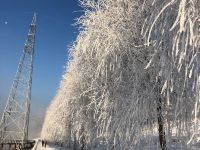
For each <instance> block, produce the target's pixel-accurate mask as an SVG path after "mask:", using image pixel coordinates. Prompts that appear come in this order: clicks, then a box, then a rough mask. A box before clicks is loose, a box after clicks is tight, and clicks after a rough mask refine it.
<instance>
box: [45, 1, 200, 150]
mask: <svg viewBox="0 0 200 150" xmlns="http://www.w3.org/2000/svg"><path fill="white" fill-rule="evenodd" d="M80 3H81V5H82V6H83V8H84V12H85V13H84V15H83V16H81V17H80V18H78V19H77V25H78V26H79V27H80V33H79V35H78V37H77V39H76V41H75V42H74V44H73V46H72V47H71V49H70V51H71V58H70V60H69V63H68V69H67V71H66V73H65V75H64V76H63V79H62V81H61V85H60V88H59V89H58V92H57V95H56V96H55V98H54V100H53V102H52V103H51V105H50V106H49V109H48V111H47V114H46V119H45V122H44V125H43V130H42V138H44V139H47V140H49V141H50V142H59V143H64V146H65V147H69V148H71V149H73V148H80V149H101V148H103V149H151V148H154V149H160V144H161V146H162V143H163V144H164V142H160V141H161V140H160V141H159V138H158V137H162V138H163V139H164V140H166V142H167V144H166V146H167V148H169V149H170V146H171V145H172V141H175V142H174V143H173V145H172V146H176V147H177V148H178V146H180V145H181V146H185V147H187V148H190V147H192V146H193V144H194V143H195V142H197V140H198V137H197V134H198V129H199V121H198V120H199V75H198V74H199V70H198V69H199V67H198V65H199V64H198V57H199V56H198V50H199V45H200V44H199V43H200V40H199V37H200V36H199V34H200V33H199V32H200V31H199V11H200V10H199V8H200V7H199V5H200V4H199V2H198V0H170V1H169V0H164V1H163V0H146V1H144V0H97V1H93V0H83V1H80ZM158 78H159V80H160V82H159V86H160V88H158V83H157V81H158ZM157 89H160V90H157ZM158 108H159V109H158ZM159 120H161V121H159ZM158 127H159V131H158ZM161 127H162V128H161ZM160 129H161V130H160ZM162 133H165V135H164V136H161V135H162ZM160 139H161V138H160ZM164 148H165V146H164V147H163V149H164Z"/></svg>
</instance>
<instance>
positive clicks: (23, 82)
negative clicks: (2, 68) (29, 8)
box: [0, 14, 36, 145]
mask: <svg viewBox="0 0 200 150" xmlns="http://www.w3.org/2000/svg"><path fill="white" fill-rule="evenodd" d="M35 33H36V14H34V16H33V19H32V22H31V24H30V27H29V32H28V36H27V39H26V42H25V46H24V49H23V53H22V56H21V59H20V62H19V65H18V69H17V73H16V76H15V79H14V81H13V84H12V88H11V90H10V93H9V96H8V100H7V104H6V107H5V109H4V112H3V116H2V119H1V122H0V143H1V144H2V145H3V143H12V142H15V143H21V144H23V143H24V141H27V140H28V127H29V114H30V100H31V87H32V73H33V58H34V48H35Z"/></svg>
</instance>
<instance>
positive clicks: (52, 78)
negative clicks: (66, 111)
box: [0, 0, 81, 110]
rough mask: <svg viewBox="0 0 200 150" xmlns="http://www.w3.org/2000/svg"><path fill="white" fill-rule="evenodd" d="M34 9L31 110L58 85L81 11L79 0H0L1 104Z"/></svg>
mask: <svg viewBox="0 0 200 150" xmlns="http://www.w3.org/2000/svg"><path fill="white" fill-rule="evenodd" d="M33 12H37V13H38V16H37V33H36V48H35V60H34V73H33V88H32V110H35V109H39V108H41V109H43V108H46V107H47V106H48V105H49V103H50V101H51V100H52V98H53V97H54V96H55V93H56V90H57V89H58V87H59V82H60V80H61V77H62V74H63V72H64V71H65V69H64V67H65V65H66V62H67V60H68V46H69V45H70V44H71V43H72V42H73V41H74V40H75V39H76V36H77V34H78V29H77V27H74V26H72V24H73V23H75V20H74V19H75V18H77V17H78V16H80V15H81V7H79V2H78V0H0V106H1V107H4V106H3V105H4V104H5V101H6V99H7V96H8V94H9V90H10V88H11V85H12V81H13V79H14V75H15V73H16V69H17V65H18V62H19V58H20V56H21V53H22V49H23V46H24V42H25V39H26V35H27V32H28V27H29V24H30V22H31V20H32V16H33Z"/></svg>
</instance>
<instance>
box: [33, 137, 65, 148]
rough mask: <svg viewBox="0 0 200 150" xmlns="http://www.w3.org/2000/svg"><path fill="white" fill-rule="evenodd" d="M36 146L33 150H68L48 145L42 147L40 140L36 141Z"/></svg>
mask: <svg viewBox="0 0 200 150" xmlns="http://www.w3.org/2000/svg"><path fill="white" fill-rule="evenodd" d="M35 141H36V142H35V145H34V147H33V148H32V150H67V149H66V148H63V147H59V146H55V145H48V144H47V145H46V147H44V146H42V141H41V140H40V139H36V140H35Z"/></svg>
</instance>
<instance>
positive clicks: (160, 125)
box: [157, 77, 167, 150]
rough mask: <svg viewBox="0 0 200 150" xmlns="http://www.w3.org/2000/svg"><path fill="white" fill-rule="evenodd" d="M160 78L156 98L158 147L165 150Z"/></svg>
mask: <svg viewBox="0 0 200 150" xmlns="http://www.w3.org/2000/svg"><path fill="white" fill-rule="evenodd" d="M160 93H161V78H160V77H159V78H158V98H157V117H158V118H157V119H158V132H159V141H160V147H161V149H162V150H167V145H166V138H165V131H164V121H163V115H162V98H161V94H160Z"/></svg>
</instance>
